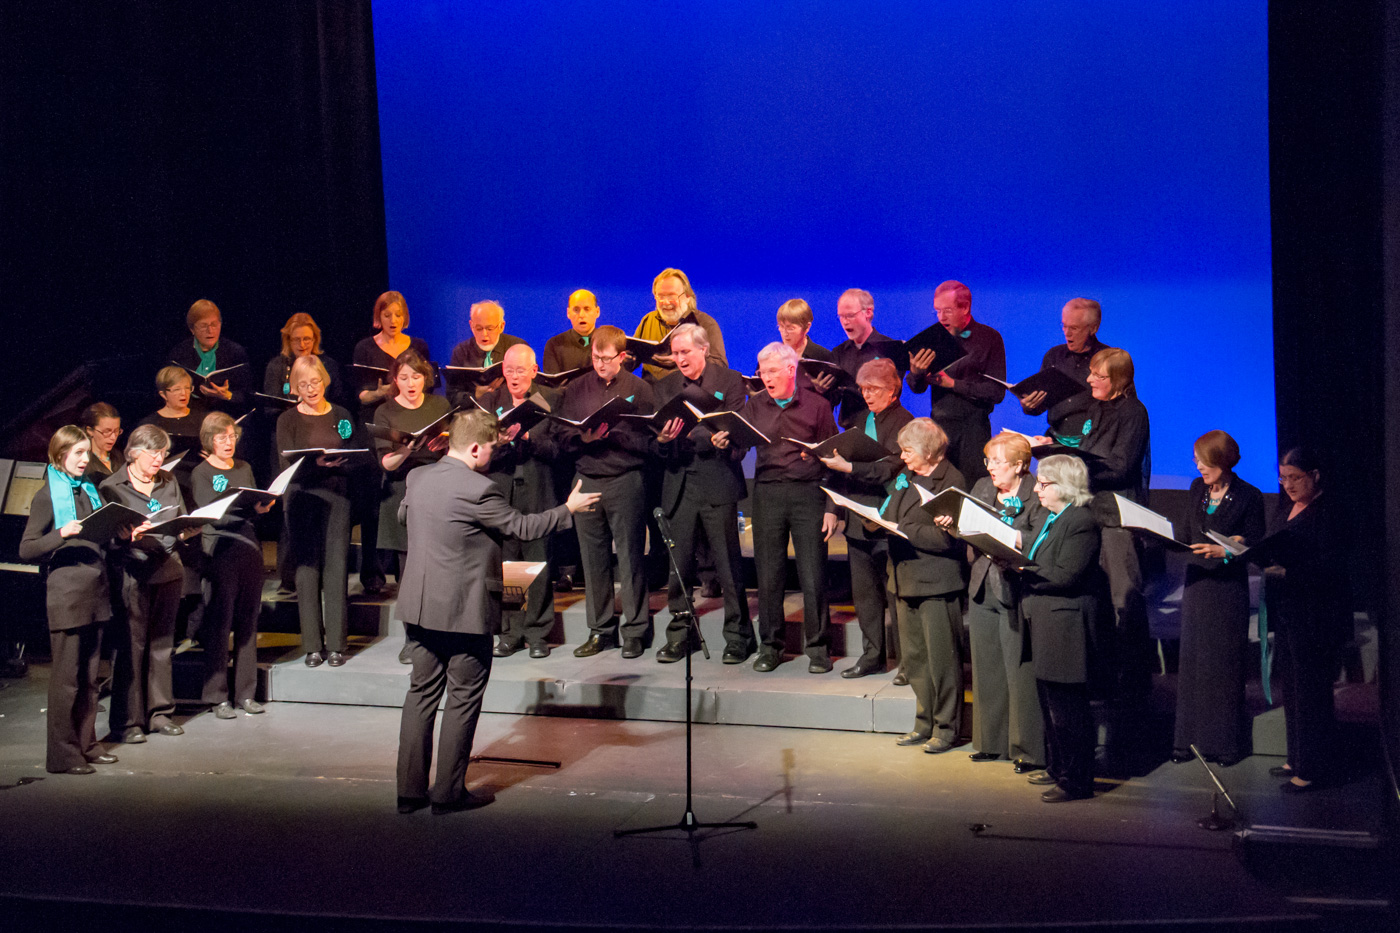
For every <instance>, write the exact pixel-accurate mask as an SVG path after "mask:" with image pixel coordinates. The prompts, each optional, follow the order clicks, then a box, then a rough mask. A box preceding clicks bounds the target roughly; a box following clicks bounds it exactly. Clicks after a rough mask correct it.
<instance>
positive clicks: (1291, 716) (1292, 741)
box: [1274, 618, 1339, 781]
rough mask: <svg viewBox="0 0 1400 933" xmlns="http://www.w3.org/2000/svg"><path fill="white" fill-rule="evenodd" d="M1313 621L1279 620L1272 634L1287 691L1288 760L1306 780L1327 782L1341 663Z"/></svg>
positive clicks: (1332, 765)
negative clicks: (1335, 689) (1319, 633)
mask: <svg viewBox="0 0 1400 933" xmlns="http://www.w3.org/2000/svg"><path fill="white" fill-rule="evenodd" d="M1311 621H1312V620H1309V619H1305V618H1304V619H1298V622H1297V623H1296V624H1295V623H1294V620H1293V619H1292V618H1285V619H1280V620H1279V623H1278V629H1277V632H1276V634H1275V635H1274V638H1275V643H1276V644H1277V646H1278V647H1277V652H1276V654H1275V656H1274V670H1276V671H1278V673H1279V674H1281V675H1282V676H1280V677H1279V678H1278V687H1279V691H1280V692H1281V693H1282V694H1283V697H1282V699H1283V716H1284V731H1285V734H1286V736H1287V743H1288V764H1289V766H1290V767H1291V768H1292V769H1293V774H1294V775H1295V776H1296V777H1299V778H1302V779H1303V780H1305V781H1318V780H1324V781H1325V780H1327V779H1328V778H1330V777H1332V776H1334V774H1335V773H1336V769H1337V764H1336V757H1337V743H1336V738H1337V710H1336V704H1335V698H1334V693H1333V687H1334V685H1335V684H1336V680H1337V670H1338V667H1339V661H1338V658H1337V649H1336V647H1335V645H1334V644H1333V643H1332V641H1331V640H1329V639H1327V638H1324V637H1320V636H1319V635H1318V634H1317V633H1316V632H1314V631H1310V630H1309V629H1310V628H1311V625H1310V623H1311Z"/></svg>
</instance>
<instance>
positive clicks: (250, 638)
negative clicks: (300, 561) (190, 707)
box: [199, 538, 263, 704]
mask: <svg viewBox="0 0 1400 933" xmlns="http://www.w3.org/2000/svg"><path fill="white" fill-rule="evenodd" d="M208 572H209V582H208V587H209V599H208V603H207V605H206V607H205V610H204V624H203V626H201V627H200V630H199V644H200V647H201V648H203V649H204V691H203V694H202V696H201V697H200V699H202V700H203V701H204V702H205V703H209V704H218V703H224V702H226V701H228V700H229V698H230V696H229V679H230V678H229V669H228V662H229V635H230V633H232V635H233V677H232V680H233V695H232V700H233V702H234V703H241V702H243V701H244V700H251V699H253V694H254V693H256V692H257V688H258V615H259V614H260V613H261V612H262V583H263V561H262V549H261V548H260V547H259V546H257V545H256V544H254V543H253V542H252V541H249V540H247V539H246V538H238V539H234V538H220V539H218V546H217V547H216V548H215V549H214V553H213V555H212V556H211V558H210V559H209V562H208Z"/></svg>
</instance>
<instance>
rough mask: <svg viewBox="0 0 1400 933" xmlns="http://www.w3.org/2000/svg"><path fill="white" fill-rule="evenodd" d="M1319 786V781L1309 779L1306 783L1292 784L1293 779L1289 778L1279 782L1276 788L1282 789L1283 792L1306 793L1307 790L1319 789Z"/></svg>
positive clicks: (1320, 785)
mask: <svg viewBox="0 0 1400 933" xmlns="http://www.w3.org/2000/svg"><path fill="white" fill-rule="evenodd" d="M1321 788H1322V782H1321V781H1309V782H1308V783H1306V784H1294V783H1293V781H1292V780H1291V779H1290V780H1287V781H1284V782H1283V783H1282V784H1280V785H1279V788H1278V789H1279V790H1281V791H1283V792H1284V793H1285V794H1306V793H1308V792H1309V791H1314V790H1320V789H1321Z"/></svg>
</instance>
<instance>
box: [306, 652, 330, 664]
mask: <svg viewBox="0 0 1400 933" xmlns="http://www.w3.org/2000/svg"><path fill="white" fill-rule="evenodd" d="M304 660H305V662H306V666H307V667H320V666H321V665H322V664H325V663H326V658H325V656H324V655H322V654H321V652H319V651H312V652H310V653H309V654H307V656H306V657H305V659H304Z"/></svg>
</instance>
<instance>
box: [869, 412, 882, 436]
mask: <svg viewBox="0 0 1400 933" xmlns="http://www.w3.org/2000/svg"><path fill="white" fill-rule="evenodd" d="M865 433H866V434H867V435H868V436H869V437H870V439H871V440H872V441H878V440H879V439H880V435H879V434H878V433H877V432H876V431H875V412H873V411H872V412H867V413H866V415H865Z"/></svg>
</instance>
